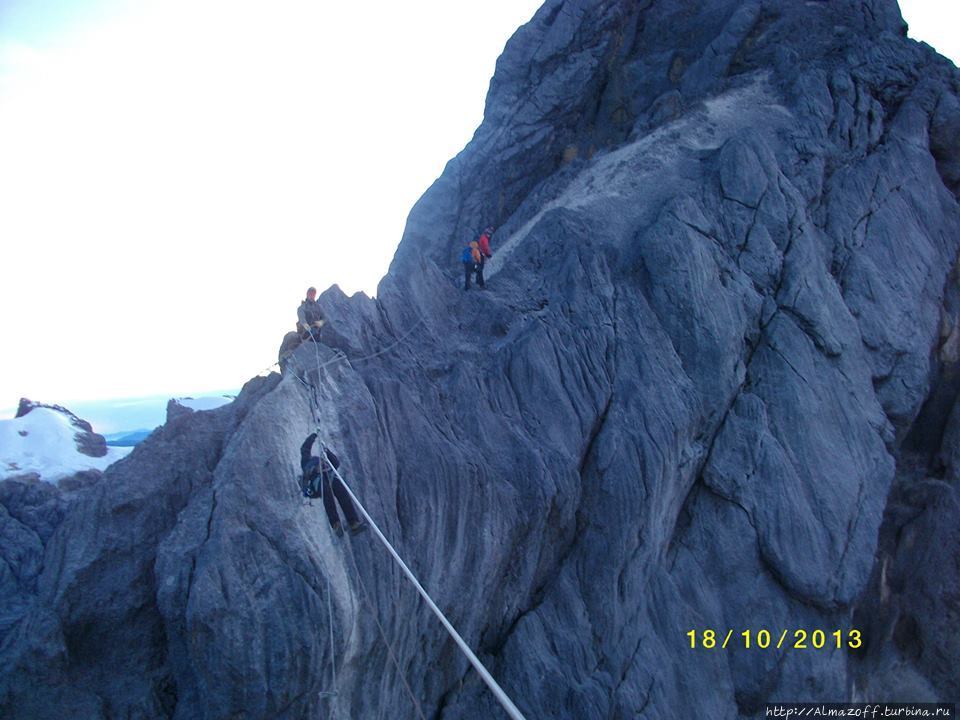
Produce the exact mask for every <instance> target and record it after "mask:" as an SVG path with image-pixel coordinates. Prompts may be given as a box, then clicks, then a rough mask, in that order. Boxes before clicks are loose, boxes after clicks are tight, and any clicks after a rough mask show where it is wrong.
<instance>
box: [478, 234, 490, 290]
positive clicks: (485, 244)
mask: <svg viewBox="0 0 960 720" xmlns="http://www.w3.org/2000/svg"><path fill="white" fill-rule="evenodd" d="M491 235H493V227H487V229H486V230H484V231H483V232H482V233H481V234H480V239H479V240H478V241H477V250H479V251H480V260H479V261H478V264H477V285H479V286H480V287H482V288H486V284H485V283H484V281H483V266H484V265H486V264H487V259H488V258H491V257H493V253H492V252H491V251H490V236H491Z"/></svg>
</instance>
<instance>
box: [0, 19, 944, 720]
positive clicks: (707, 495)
mask: <svg viewBox="0 0 960 720" xmlns="http://www.w3.org/2000/svg"><path fill="white" fill-rule="evenodd" d="M958 92H960V76H958V73H957V70H956V68H954V67H953V66H952V65H951V64H950V63H949V62H947V61H946V60H944V59H943V58H940V57H939V56H937V55H936V54H935V53H934V52H933V51H932V50H931V49H930V48H929V47H926V46H924V45H920V44H917V43H915V42H913V41H911V40H909V39H907V38H906V36H905V26H904V24H903V21H902V20H901V18H900V13H899V10H898V8H897V6H896V4H895V3H894V2H890V1H887V0H871V1H866V0H862V1H861V0H838V1H837V2H829V3H827V2H799V1H797V2H794V1H790V2H750V3H741V2H733V1H732V0H730V1H729V2H727V1H724V0H713V1H711V2H705V1H700V0H681V1H678V2H671V3H659V2H635V1H633V0H631V1H630V2H625V1H616V0H614V1H611V2H597V1H596V0H549V1H548V2H547V3H546V4H545V5H544V6H543V7H542V8H541V9H540V10H539V11H538V12H537V14H536V15H535V16H534V18H533V19H532V20H531V21H530V23H528V24H527V25H525V26H524V27H523V28H521V29H520V30H518V31H517V33H516V34H515V35H514V37H513V38H511V40H510V41H509V43H508V44H507V47H506V48H505V50H504V53H503V55H502V57H501V58H500V60H499V61H498V63H497V70H496V74H495V76H494V78H493V80H492V81H491V85H490V90H489V93H488V96H487V106H486V113H485V118H484V122H483V124H482V125H481V126H480V128H478V130H477V132H476V134H475V136H474V138H473V140H472V141H471V143H470V144H469V145H468V146H467V147H466V148H465V149H464V151H463V152H462V153H460V155H458V156H457V157H456V158H454V159H452V160H451V161H450V163H449V164H448V165H447V168H446V170H445V171H444V173H443V175H442V176H441V177H440V178H439V179H438V180H437V181H436V183H435V184H434V185H433V186H432V187H431V188H430V189H429V190H428V191H427V192H426V193H425V194H424V196H423V197H422V198H421V199H420V201H419V202H418V203H417V204H416V206H415V207H414V208H413V210H412V211H411V214H410V217H409V219H408V223H407V228H406V231H405V233H404V236H403V239H402V241H401V243H400V245H399V247H398V250H397V253H396V256H395V258H394V260H393V263H392V265H391V268H390V271H389V273H388V275H387V276H386V277H385V278H384V279H383V281H382V282H381V284H380V286H379V289H378V293H377V297H376V299H371V298H367V297H365V296H356V297H354V298H347V297H346V296H344V295H343V293H342V292H340V291H339V289H336V288H334V289H331V290H330V291H328V292H327V293H325V294H324V295H323V296H321V299H320V300H321V302H322V303H323V305H324V310H325V313H326V314H327V316H328V318H329V321H330V322H329V325H328V327H327V328H325V329H324V333H325V339H326V341H325V342H320V343H312V342H311V343H304V344H302V345H300V346H299V347H298V348H297V349H296V350H295V351H294V352H293V353H292V354H291V355H290V357H289V358H288V359H287V361H286V364H285V371H284V373H283V375H282V376H279V375H273V376H271V377H269V378H256V379H254V380H252V381H251V382H250V383H249V384H248V385H247V386H246V387H245V388H244V390H243V392H242V393H241V394H240V396H239V397H238V399H237V400H236V401H235V402H233V403H231V404H230V405H229V406H225V407H223V408H219V409H217V410H214V411H211V412H203V413H187V414H183V415H182V416H172V417H170V418H169V421H168V423H167V425H165V426H164V427H163V428H162V429H161V430H158V431H157V432H155V433H154V434H153V435H151V437H150V438H149V439H148V440H147V441H145V442H144V443H143V444H142V445H141V446H138V447H137V449H136V450H134V452H133V453H132V454H131V455H130V456H129V457H128V458H126V459H125V460H123V461H121V462H120V463H118V464H117V465H115V466H113V467H111V468H110V469H109V470H108V471H107V472H106V474H105V477H104V481H103V482H101V483H99V484H97V485H96V486H95V487H94V488H92V489H90V490H89V491H87V492H85V494H83V495H82V497H81V498H80V500H79V501H78V502H77V503H76V504H75V505H72V506H71V507H70V508H69V509H68V510H67V511H66V513H65V515H64V516H63V517H62V519H60V520H59V521H58V522H57V523H55V524H54V525H55V527H54V529H53V530H52V532H51V533H48V535H47V536H46V537H40V536H39V535H38V537H37V538H36V541H35V542H34V541H32V540H30V541H26V540H25V541H24V542H22V543H20V544H21V545H23V546H24V547H30V548H32V549H31V552H32V553H33V555H31V557H32V558H34V560H31V563H32V564H30V563H27V564H26V565H25V567H27V568H28V570H29V573H33V574H32V575H31V578H33V579H32V580H31V581H30V582H32V583H34V584H35V587H36V591H35V593H34V594H33V596H31V599H30V600H29V602H28V603H27V607H25V608H24V610H23V612H22V613H21V614H20V616H19V619H18V620H17V621H16V622H15V623H12V624H11V625H10V626H9V627H7V628H6V630H5V631H4V632H5V634H4V635H3V638H2V643H3V644H2V646H0V658H2V659H3V665H2V667H3V670H2V671H0V710H2V711H3V713H4V714H5V716H6V715H8V716H11V717H30V718H48V717H49V718H53V717H57V718H59V717H62V716H63V713H64V711H65V710H66V711H70V712H73V716H74V717H84V718H98V719H100V718H113V717H128V718H155V717H166V718H175V719H177V720H186V719H187V718H190V719H193V718H202V719H209V720H212V719H214V718H307V717H316V716H318V715H328V714H331V713H335V714H336V715H337V716H340V717H354V718H379V717H383V718H386V717H389V718H415V717H421V714H420V713H422V716H423V717H430V718H435V719H441V718H442V719H443V720H461V719H462V720H466V719H468V718H469V719H474V718H491V717H500V716H501V711H500V710H499V709H498V707H497V705H496V703H495V701H494V700H493V698H492V696H491V695H490V694H489V693H488V692H487V690H486V689H485V687H484V686H483V685H482V684H481V683H480V682H479V680H478V679H477V676H476V675H475V673H473V671H472V670H470V669H469V667H468V665H467V663H466V660H465V659H464V658H463V657H462V656H461V655H460V654H459V653H458V652H457V650H456V648H455V647H454V645H453V643H452V642H451V641H450V640H449V639H448V638H447V637H446V636H445V635H444V634H443V632H442V629H441V628H440V626H439V624H438V623H437V622H436V620H435V619H434V618H433V617H432V616H431V615H430V614H429V613H428V612H427V610H426V608H425V607H424V606H423V604H422V602H421V601H420V600H419V598H418V596H417V595H416V594H415V593H414V591H413V590H412V589H411V588H410V587H409V585H407V584H406V583H405V581H404V580H403V578H402V577H401V576H400V574H399V571H398V570H397V569H396V567H394V566H393V565H392V564H391V562H390V559H389V558H388V557H387V555H386V553H385V552H384V550H383V548H382V547H380V546H379V545H378V544H377V543H376V541H375V540H374V538H373V537H372V535H371V534H369V533H368V534H365V535H360V536H357V537H353V538H350V537H344V538H343V539H337V538H336V537H335V536H334V535H333V534H332V533H331V531H330V529H329V527H328V526H327V523H326V519H325V517H324V515H323V510H322V508H321V507H320V506H319V503H314V504H312V505H311V504H309V503H307V502H306V501H305V500H304V499H303V498H302V497H300V496H299V489H298V487H297V483H296V480H297V476H298V473H299V446H300V443H301V442H302V440H303V438H304V437H305V436H306V435H307V434H308V433H309V432H311V431H314V430H316V431H318V432H319V433H320V435H321V437H322V438H323V439H324V440H325V441H326V442H327V443H328V444H329V445H330V446H331V447H332V448H334V449H335V451H336V452H337V454H338V455H339V456H340V457H341V460H342V469H343V472H344V475H345V478H346V480H347V481H348V483H350V484H351V487H352V489H353V490H354V491H355V492H356V493H357V495H358V496H359V497H360V498H361V499H362V501H363V503H364V505H365V507H366V508H367V509H368V511H369V512H370V514H371V516H372V517H373V518H374V519H375V520H376V522H377V523H378V525H379V526H380V527H381V528H382V529H383V532H384V533H385V534H386V535H387V536H388V537H389V538H390V539H391V541H392V542H393V543H394V544H395V546H396V547H397V550H398V551H399V552H400V554H401V555H402V556H403V557H404V558H405V559H406V560H407V561H408V563H409V564H410V566H411V568H412V569H413V571H414V572H415V573H417V575H418V576H419V577H420V579H421V581H422V582H423V584H424V586H425V587H426V588H427V589H428V590H429V591H430V592H431V594H432V596H433V597H434V599H435V600H436V602H437V604H438V605H439V606H440V607H441V608H442V609H443V610H444V611H445V612H446V613H447V614H448V616H449V617H450V619H451V621H452V622H453V623H454V624H455V625H456V626H457V628H458V629H459V630H460V632H461V633H462V634H463V636H464V637H465V638H466V640H467V641H468V642H469V643H470V644H471V645H472V646H473V647H474V648H475V649H476V650H477V652H478V654H479V655H480V657H481V659H482V660H484V662H485V663H487V665H488V667H489V668H490V669H491V671H492V673H493V674H494V675H495V676H496V677H497V678H498V680H499V681H500V682H501V684H502V685H503V686H504V688H505V690H506V691H507V692H508V693H509V694H510V695H511V697H512V698H513V699H514V701H515V702H516V703H517V705H518V706H519V707H520V709H521V710H522V711H523V712H524V713H525V714H526V716H527V717H528V718H554V719H561V718H577V719H581V718H585V719H590V720H592V719H599V718H635V717H644V718H677V717H711V718H739V717H751V716H753V715H754V714H755V713H757V712H761V713H762V711H763V706H764V703H766V702H773V701H778V700H780V701H787V700H789V701H796V700H810V701H824V702H827V701H843V700H851V701H853V700H861V699H865V700H887V701H919V700H940V701H951V700H955V699H956V697H957V689H958V688H957V683H956V673H955V672H954V671H953V668H955V666H956V663H957V661H958V655H957V652H958V649H957V646H956V633H955V632H951V629H955V627H956V620H957V614H958V612H960V607H958V594H957V590H956V588H957V586H958V583H960V568H958V566H957V558H958V557H960V544H958V543H960V537H958V535H957V532H956V522H955V519H956V506H957V499H956V488H957V480H956V474H957V470H956V468H957V466H958V465H957V458H958V457H960V421H958V419H957V418H958V412H960V411H958V410H956V408H957V394H958V390H960V372H958V365H957V363H958V361H960V351H958V348H960V344H958V343H960V340H958V337H960V332H958V331H957V328H958V327H960V291H958V286H957V277H958V275H957V270H956V268H957V254H958V250H960V207H958V200H957V187H958V185H957V182H958V173H957V163H958V158H957V150H956V148H957V147H958V146H957V143H956V142H955V139H956V132H957V126H958V125H957V124H958V122H960V121H958V118H960V112H958V107H960V106H958V100H957V97H958ZM488 224H492V225H494V226H495V227H497V232H496V233H495V235H494V240H493V250H494V257H493V258H492V259H491V261H490V262H489V264H488V266H487V272H486V274H487V278H488V289H487V290H486V291H483V292H480V291H477V290H471V291H469V292H466V293H465V292H463V291H462V289H461V285H460V282H461V278H460V276H459V273H460V272H462V271H461V270H460V269H459V264H458V258H459V253H460V250H461V248H462V244H463V242H464V241H465V240H468V239H472V236H473V234H474V233H475V232H477V231H479V230H480V229H482V228H483V227H485V226H486V225H488ZM8 510H9V508H8ZM31 543H32V544H31ZM803 628H806V629H807V630H811V629H814V628H820V629H822V630H824V631H826V633H827V634H828V636H829V635H830V634H831V633H832V632H833V631H836V630H840V631H842V632H843V633H847V631H849V630H850V629H851V628H857V629H859V630H860V631H861V632H862V634H863V637H864V644H863V646H862V647H861V648H859V649H856V650H853V649H850V648H846V647H845V648H842V649H839V650H837V649H833V650H826V649H825V650H821V651H806V652H801V651H797V650H793V649H786V648H782V649H779V650H776V649H772V648H771V649H769V650H766V651H759V650H756V649H752V650H750V651H747V650H744V649H743V648H742V646H739V647H736V648H728V649H726V650H723V651H720V650H713V651H709V650H705V649H703V648H696V649H691V648H690V647H689V643H690V640H689V637H688V635H687V633H688V632H689V631H690V630H696V631H697V632H698V633H699V632H702V631H703V630H707V629H712V630H715V631H716V632H717V633H718V634H720V635H721V636H722V635H723V633H725V632H726V631H727V630H732V631H733V633H734V637H735V638H739V636H740V633H741V632H742V631H744V630H751V631H753V632H754V633H756V632H757V631H759V630H760V629H768V630H769V631H770V632H771V633H775V632H776V633H777V634H779V631H781V630H787V631H789V632H791V633H792V632H793V631H794V630H797V629H803Z"/></svg>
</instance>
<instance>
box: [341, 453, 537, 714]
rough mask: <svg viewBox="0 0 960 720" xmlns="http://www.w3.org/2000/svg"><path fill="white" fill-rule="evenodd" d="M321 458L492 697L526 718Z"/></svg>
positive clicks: (349, 490)
mask: <svg viewBox="0 0 960 720" xmlns="http://www.w3.org/2000/svg"><path fill="white" fill-rule="evenodd" d="M323 459H324V462H326V464H327V467H328V468H330V469H331V470H332V471H333V472H334V474H336V476H337V477H338V478H339V480H340V482H341V483H343V487H344V488H345V489H346V491H347V494H349V495H350V499H351V500H353V502H354V504H355V505H356V506H357V508H358V509H359V510H360V512H361V514H362V515H363V517H364V519H365V520H366V521H367V522H368V523H369V524H370V528H371V529H372V530H373V532H374V533H375V534H376V536H377V537H378V538H379V539H380V542H382V543H383V545H384V547H386V548H387V551H388V552H389V553H390V555H392V556H393V559H394V560H395V561H396V563H397V565H399V566H400V569H401V570H402V571H403V574H404V575H406V576H407V579H408V580H409V581H410V582H411V583H413V586H414V587H415V588H416V589H417V592H418V593H420V597H422V598H423V600H424V602H426V603H427V607H429V608H430V610H432V611H433V614H434V615H436V616H437V618H438V619H439V620H440V622H441V623H443V627H444V628H446V630H447V633H449V635H450V637H452V638H453V641H454V642H455V643H456V644H457V646H458V647H459V648H460V650H461V651H462V652H463V654H464V655H466V656H467V660H469V661H470V664H471V665H473V669H474V670H476V671H477V673H478V674H479V675H480V677H481V679H482V680H483V681H484V682H485V683H486V684H487V687H488V688H490V692H492V693H493V695H494V697H495V698H496V699H497V700H498V701H499V703H500V704H501V705H502V706H503V709H504V710H505V711H506V712H507V715H509V716H510V718H511V720H526V718H525V717H524V716H523V713H521V712H520V711H519V710H518V709H517V706H516V705H514V704H513V701H512V700H511V699H510V697H509V696H508V695H507V694H506V693H505V692H504V691H503V688H501V687H500V685H499V684H498V683H497V681H496V680H494V679H493V675H491V674H490V673H489V671H488V670H487V668H485V667H484V665H483V663H482V662H480V659H479V658H478V657H477V656H476V655H474V653H473V650H471V649H470V646H469V645H467V643H466V642H465V641H464V639H463V638H462V637H460V633H458V632H457V630H456V628H454V627H453V625H451V624H450V621H449V620H447V618H446V616H445V615H444V614H443V612H441V610H440V608H438V607H437V604H436V603H435V602H434V601H433V600H432V599H431V598H430V596H429V595H428V594H427V591H426V590H424V589H423V585H421V584H420V581H419V580H417V578H416V576H415V575H414V574H413V572H412V571H411V570H410V568H408V567H407V564H406V563H405V562H404V561H403V558H401V557H400V556H399V555H398V554H397V551H396V550H394V549H393V545H391V544H390V541H389V540H387V538H386V537H384V534H383V533H382V532H380V528H379V527H377V524H376V523H375V522H374V521H373V518H372V517H370V513H368V512H367V509H366V508H365V507H364V506H363V503H361V502H360V500H359V499H358V498H357V496H356V495H354V494H353V490H351V489H350V486H349V485H347V483H346V481H345V480H344V479H343V476H342V475H341V474H340V473H339V471H338V470H337V469H336V468H335V467H333V465H332V464H331V463H330V461H329V460H327V459H326V457H325V456H324V458H323ZM358 570H359V569H358Z"/></svg>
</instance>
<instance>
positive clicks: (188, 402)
mask: <svg viewBox="0 0 960 720" xmlns="http://www.w3.org/2000/svg"><path fill="white" fill-rule="evenodd" d="M174 402H176V403H177V404H178V405H182V406H183V407H185V408H190V409H191V410H213V409H215V408H218V407H222V406H223V405H226V404H227V403H229V402H233V398H232V397H230V396H229V395H214V396H210V397H197V398H192V397H182V398H174Z"/></svg>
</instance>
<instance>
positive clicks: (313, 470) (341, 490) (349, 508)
mask: <svg viewBox="0 0 960 720" xmlns="http://www.w3.org/2000/svg"><path fill="white" fill-rule="evenodd" d="M317 446H319V447H317ZM316 452H320V453H322V455H317V454H314V453H316ZM331 466H332V467H334V468H339V467H340V459H339V458H338V457H337V456H336V455H334V453H333V451H332V450H330V448H328V447H326V446H324V445H323V443H321V442H318V441H317V434H316V433H311V434H310V435H308V436H307V439H306V440H304V441H303V445H301V446H300V469H301V470H303V477H302V479H301V480H300V489H301V490H302V491H303V494H304V495H305V496H306V497H308V498H316V497H323V507H324V509H325V510H326V511H327V518H328V519H329V520H330V527H332V528H333V531H334V532H335V533H336V534H337V537H340V536H341V535H343V526H342V525H341V524H340V516H339V515H338V514H337V505H336V503H335V502H334V500H333V498H334V496H336V498H337V500H338V501H339V502H340V507H341V508H343V514H344V515H345V516H346V518H347V523H348V524H349V526H350V532H351V534H353V535H356V534H357V533H360V532H363V531H364V530H366V529H367V524H366V523H365V522H364V521H363V520H361V519H360V516H359V515H358V514H357V510H356V508H355V507H354V506H353V501H352V500H351V499H350V494H349V493H348V492H347V489H346V488H345V487H344V486H343V483H342V482H340V478H338V477H337V476H336V475H335V474H334V472H333V471H332V470H331V469H330V468H331Z"/></svg>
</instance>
